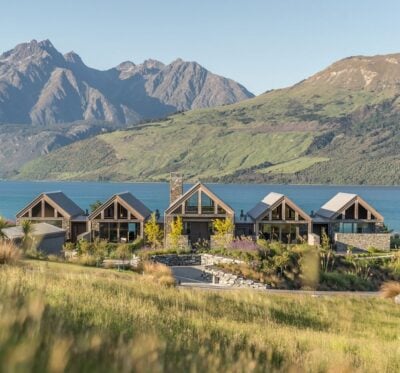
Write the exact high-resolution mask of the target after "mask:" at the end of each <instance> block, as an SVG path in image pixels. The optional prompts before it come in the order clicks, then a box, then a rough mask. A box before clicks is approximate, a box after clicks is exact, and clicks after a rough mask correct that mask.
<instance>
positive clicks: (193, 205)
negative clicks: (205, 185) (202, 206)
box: [185, 193, 199, 214]
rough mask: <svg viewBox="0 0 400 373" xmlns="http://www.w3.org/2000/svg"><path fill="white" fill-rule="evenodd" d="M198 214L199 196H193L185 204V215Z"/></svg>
mask: <svg viewBox="0 0 400 373" xmlns="http://www.w3.org/2000/svg"><path fill="white" fill-rule="evenodd" d="M198 212H199V194H198V193H195V194H193V195H192V196H191V197H190V198H189V199H188V200H187V201H186V203H185V213H186V214H198Z"/></svg>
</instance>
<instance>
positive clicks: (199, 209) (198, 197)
mask: <svg viewBox="0 0 400 373" xmlns="http://www.w3.org/2000/svg"><path fill="white" fill-rule="evenodd" d="M197 193H199V194H198V196H197V203H198V205H197V212H198V213H199V214H200V215H201V213H202V211H201V210H202V209H201V190H199V191H198V192H197Z"/></svg>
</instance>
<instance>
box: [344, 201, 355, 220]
mask: <svg viewBox="0 0 400 373" xmlns="http://www.w3.org/2000/svg"><path fill="white" fill-rule="evenodd" d="M344 218H345V219H350V220H352V219H355V204H353V205H351V206H350V207H349V208H348V209H346V211H345V213H344Z"/></svg>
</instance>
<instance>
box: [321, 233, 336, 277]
mask: <svg viewBox="0 0 400 373" xmlns="http://www.w3.org/2000/svg"><path fill="white" fill-rule="evenodd" d="M319 256H320V261H321V270H322V271H324V272H328V270H329V265H330V267H331V270H333V265H334V264H335V256H334V254H333V250H332V245H331V243H330V240H329V236H328V235H327V234H326V232H325V230H324V231H322V235H321V248H320V251H319Z"/></svg>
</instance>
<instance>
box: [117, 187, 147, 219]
mask: <svg viewBox="0 0 400 373" xmlns="http://www.w3.org/2000/svg"><path fill="white" fill-rule="evenodd" d="M117 196H119V197H120V198H121V199H122V200H124V201H125V202H126V203H127V204H128V205H129V206H131V207H132V208H133V209H134V210H136V211H137V212H138V213H139V214H140V215H142V216H143V217H144V218H145V219H146V218H148V217H149V216H150V215H151V210H150V209H149V208H148V207H147V206H146V205H145V204H144V203H143V202H142V201H140V200H139V199H137V198H136V197H135V196H134V195H133V194H132V193H129V192H123V193H118V194H117Z"/></svg>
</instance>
